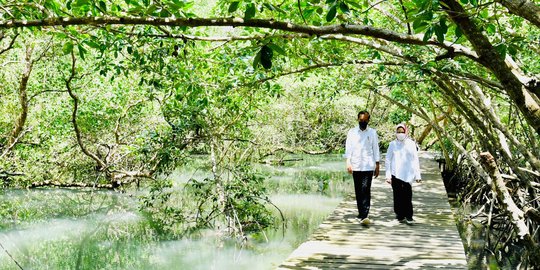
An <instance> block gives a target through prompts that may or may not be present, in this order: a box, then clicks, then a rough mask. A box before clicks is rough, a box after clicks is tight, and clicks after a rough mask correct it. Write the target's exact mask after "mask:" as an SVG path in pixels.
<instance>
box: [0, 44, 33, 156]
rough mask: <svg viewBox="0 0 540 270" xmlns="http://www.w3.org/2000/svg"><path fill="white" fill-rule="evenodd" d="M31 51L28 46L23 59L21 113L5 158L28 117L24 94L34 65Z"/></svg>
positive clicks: (26, 99) (17, 138)
mask: <svg viewBox="0 0 540 270" xmlns="http://www.w3.org/2000/svg"><path fill="white" fill-rule="evenodd" d="M33 51H34V48H33V46H32V45H28V47H27V48H26V56H25V58H24V63H25V66H24V71H23V74H22V77H21V82H20V83H19V103H20V105H21V111H20V113H19V116H18V117H17V120H16V121H15V127H14V128H13V130H12V131H11V134H10V136H9V141H8V144H7V148H6V149H5V151H4V153H3V154H2V156H5V155H6V154H7V153H9V152H10V151H11V149H13V147H15V145H16V144H17V142H18V141H19V139H20V136H21V133H22V131H23V129H24V125H25V124H26V118H27V117H28V93H27V92H26V89H27V88H28V79H30V74H31V73H32V67H33V65H34V63H33V61H32V52H33Z"/></svg>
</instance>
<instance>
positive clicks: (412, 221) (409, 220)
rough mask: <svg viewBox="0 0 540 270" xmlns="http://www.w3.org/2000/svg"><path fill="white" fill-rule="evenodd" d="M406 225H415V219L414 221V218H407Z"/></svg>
mask: <svg viewBox="0 0 540 270" xmlns="http://www.w3.org/2000/svg"><path fill="white" fill-rule="evenodd" d="M405 223H407V225H413V224H414V219H412V218H407V219H406V220H405Z"/></svg>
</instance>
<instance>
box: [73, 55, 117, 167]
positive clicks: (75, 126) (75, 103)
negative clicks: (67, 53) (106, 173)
mask: <svg viewBox="0 0 540 270" xmlns="http://www.w3.org/2000/svg"><path fill="white" fill-rule="evenodd" d="M75 62H76V58H75V54H74V53H73V51H72V52H71V75H70V76H69V78H68V79H67V80H65V83H66V88H67V91H68V93H69V96H70V97H71V99H72V100H73V112H72V114H71V123H72V124H73V129H74V130H75V135H76V137H77V143H78V144H79V147H80V148H81V150H82V151H83V153H84V154H85V155H87V156H89V157H90V158H92V159H93V160H95V161H96V163H97V164H98V166H99V169H100V170H105V169H106V168H107V164H106V163H105V162H103V160H101V159H100V158H99V157H97V156H96V155H95V154H94V153H91V152H90V151H88V149H86V147H85V146H84V143H83V141H82V136H81V130H80V129H79V125H78V123H77V110H78V106H79V98H78V97H77V95H76V94H75V93H74V92H73V90H72V89H71V82H72V81H73V79H74V78H75Z"/></svg>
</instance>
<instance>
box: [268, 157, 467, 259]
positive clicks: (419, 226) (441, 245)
mask: <svg viewBox="0 0 540 270" xmlns="http://www.w3.org/2000/svg"><path fill="white" fill-rule="evenodd" d="M420 165H421V169H422V179H423V183H421V184H414V185H413V207H414V219H415V221H416V223H415V224H414V225H407V224H400V223H398V222H397V220H395V219H394V216H395V215H394V212H393V201H392V188H391V187H390V185H388V184H386V183H385V182H384V171H383V170H381V175H380V176H379V177H378V178H377V179H373V184H372V187H371V193H372V195H371V196H372V199H371V210H370V219H371V220H372V224H371V225H369V226H368V227H365V226H362V225H360V224H359V222H358V220H356V219H355V217H356V215H357V214H358V211H357V208H356V202H355V199H354V194H353V195H352V196H349V197H348V198H346V199H345V200H344V201H343V202H342V203H340V204H339V205H338V207H337V208H336V210H335V211H334V212H333V213H332V214H331V215H330V216H329V218H328V219H327V220H326V221H325V222H323V223H322V224H321V225H320V226H319V228H318V229H317V230H316V231H315V232H314V233H313V235H312V236H311V237H310V239H308V241H306V242H304V243H303V244H302V245H300V246H299V247H298V248H297V249H296V250H295V251H294V252H293V253H292V254H291V255H290V256H289V258H288V259H287V260H286V261H285V262H283V263H282V265H280V266H279V267H278V269H467V262H466V257H465V252H464V249H463V244H462V242H461V238H460V236H459V233H458V231H457V227H456V225H455V221H454V216H453V214H452V211H451V209H450V204H449V203H448V199H447V196H446V191H445V188H444V183H443V181H442V179H441V176H440V173H439V170H438V166H437V163H436V162H435V161H434V160H433V159H432V158H430V157H428V156H426V155H425V154H421V159H420ZM351 181H352V179H351Z"/></svg>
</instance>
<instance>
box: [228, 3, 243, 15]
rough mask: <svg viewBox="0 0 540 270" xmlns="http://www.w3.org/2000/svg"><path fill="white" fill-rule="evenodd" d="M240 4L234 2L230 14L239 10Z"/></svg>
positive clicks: (230, 7)
mask: <svg viewBox="0 0 540 270" xmlns="http://www.w3.org/2000/svg"><path fill="white" fill-rule="evenodd" d="M239 4H240V2H239V1H234V2H232V3H231V5H230V6H229V13H233V12H235V11H236V10H237V9H238V5H239Z"/></svg>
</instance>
